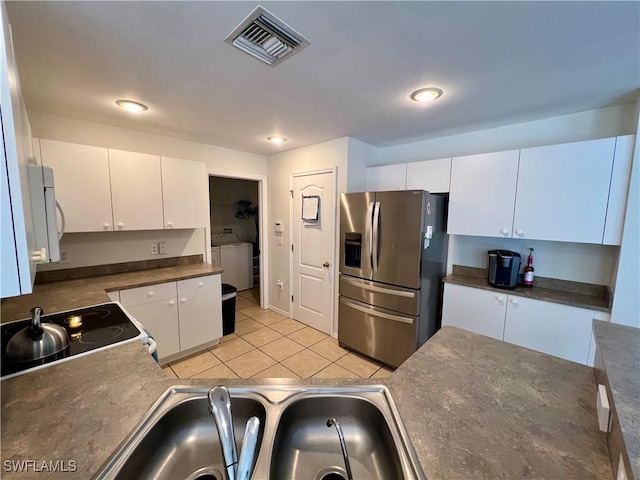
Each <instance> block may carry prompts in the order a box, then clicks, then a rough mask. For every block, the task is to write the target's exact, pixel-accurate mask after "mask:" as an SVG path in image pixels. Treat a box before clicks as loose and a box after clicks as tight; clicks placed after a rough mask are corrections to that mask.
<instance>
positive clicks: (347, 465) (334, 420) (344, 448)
mask: <svg viewBox="0 0 640 480" xmlns="http://www.w3.org/2000/svg"><path fill="white" fill-rule="evenodd" d="M331 425H334V426H335V427H336V430H337V431H338V438H339V439H340V446H341V447H342V456H343V457H344V466H345V469H346V470H347V479H348V480H353V475H352V474H351V464H350V463H349V454H348V453H347V442H345V440H344V433H342V427H341V426H340V422H338V419H337V418H336V417H331V418H329V420H327V427H329V428H331Z"/></svg>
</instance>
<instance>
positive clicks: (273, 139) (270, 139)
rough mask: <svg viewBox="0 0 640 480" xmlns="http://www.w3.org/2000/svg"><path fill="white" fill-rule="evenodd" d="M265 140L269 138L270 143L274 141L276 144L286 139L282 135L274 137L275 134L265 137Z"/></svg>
mask: <svg viewBox="0 0 640 480" xmlns="http://www.w3.org/2000/svg"><path fill="white" fill-rule="evenodd" d="M267 140H269V141H270V142H271V143H275V144H276V145H280V144H281V143H284V142H286V141H287V139H286V138H284V137H276V136H273V137H267Z"/></svg>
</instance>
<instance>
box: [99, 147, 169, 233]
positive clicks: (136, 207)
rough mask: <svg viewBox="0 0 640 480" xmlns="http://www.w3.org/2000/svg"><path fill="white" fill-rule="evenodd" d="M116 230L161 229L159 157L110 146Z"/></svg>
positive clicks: (162, 222)
mask: <svg viewBox="0 0 640 480" xmlns="http://www.w3.org/2000/svg"><path fill="white" fill-rule="evenodd" d="M109 169H110V172H111V197H112V204H113V225H114V230H118V231H119V230H162V228H164V221H163V215H162V176H161V173H160V157H159V156H155V155H146V154H144V153H134V152H125V151H122V150H112V149H109Z"/></svg>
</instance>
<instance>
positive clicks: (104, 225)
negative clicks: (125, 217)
mask: <svg viewBox="0 0 640 480" xmlns="http://www.w3.org/2000/svg"><path fill="white" fill-rule="evenodd" d="M102 226H103V227H104V228H109V227H110V226H111V224H110V223H107V222H105V223H103V224H102Z"/></svg>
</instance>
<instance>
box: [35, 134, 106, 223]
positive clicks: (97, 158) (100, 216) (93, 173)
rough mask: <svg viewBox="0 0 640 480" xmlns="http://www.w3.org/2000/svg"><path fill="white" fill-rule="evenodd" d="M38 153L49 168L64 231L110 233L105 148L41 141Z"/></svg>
mask: <svg viewBox="0 0 640 480" xmlns="http://www.w3.org/2000/svg"><path fill="white" fill-rule="evenodd" d="M40 151H41V154H42V164H43V165H47V166H49V167H52V168H53V175H54V181H55V186H56V199H57V200H58V202H60V206H61V207H62V210H63V211H64V216H65V232H67V233H72V232H105V231H111V230H113V216H112V210H111V182H110V180H109V156H108V154H107V149H106V148H101V147H91V146H88V145H77V144H75V143H66V142H57V141H53V140H44V139H41V140H40Z"/></svg>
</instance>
